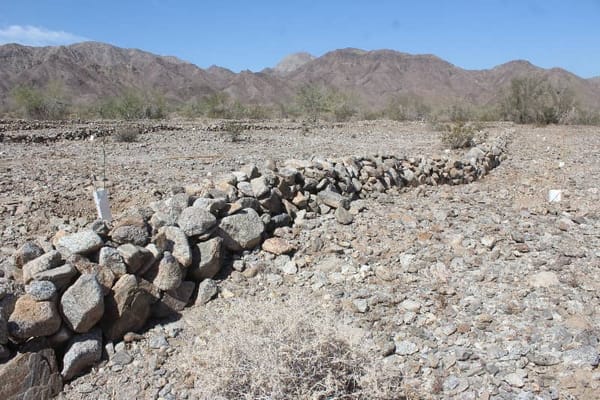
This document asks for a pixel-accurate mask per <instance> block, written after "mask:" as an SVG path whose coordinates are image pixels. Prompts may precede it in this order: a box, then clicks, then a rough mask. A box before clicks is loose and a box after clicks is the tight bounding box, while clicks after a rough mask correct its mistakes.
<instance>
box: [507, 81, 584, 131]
mask: <svg viewBox="0 0 600 400" xmlns="http://www.w3.org/2000/svg"><path fill="white" fill-rule="evenodd" d="M574 107H575V96H574V94H573V92H572V91H571V90H569V89H561V88H556V87H554V86H553V85H552V84H551V83H550V82H548V80H546V79H544V78H542V77H539V76H527V77H523V78H515V79H513V80H512V81H511V84H510V87H509V89H508V93H507V94H506V95H505V97H504V99H503V100H502V103H501V110H502V115H503V117H504V118H506V119H509V120H511V121H513V122H515V123H518V124H541V125H547V124H557V123H561V122H562V121H563V120H564V119H565V118H566V116H567V115H568V114H569V112H570V111H571V110H572V109H573V108H574Z"/></svg>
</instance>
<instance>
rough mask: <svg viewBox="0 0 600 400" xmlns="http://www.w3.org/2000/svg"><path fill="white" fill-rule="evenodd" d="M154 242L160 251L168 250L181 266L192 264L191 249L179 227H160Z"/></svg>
mask: <svg viewBox="0 0 600 400" xmlns="http://www.w3.org/2000/svg"><path fill="white" fill-rule="evenodd" d="M155 243H156V246H158V248H160V249H161V250H162V251H168V252H170V253H171V254H172V255H173V257H175V259H176V260H177V261H179V263H180V264H181V265H182V266H184V267H189V266H190V265H191V264H192V251H191V249H190V245H189V243H188V239H187V236H186V235H185V233H184V232H183V230H181V229H180V228H178V227H176V226H164V227H162V228H160V230H159V231H158V234H157V235H156V240H155Z"/></svg>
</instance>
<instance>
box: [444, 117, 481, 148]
mask: <svg viewBox="0 0 600 400" xmlns="http://www.w3.org/2000/svg"><path fill="white" fill-rule="evenodd" d="M438 129H440V130H441V141H442V144H444V146H447V147H449V148H451V149H462V148H468V147H472V146H473V145H474V144H475V136H476V134H477V132H478V130H477V127H476V126H475V125H473V124H472V123H468V122H455V123H450V124H441V125H439V128H438Z"/></svg>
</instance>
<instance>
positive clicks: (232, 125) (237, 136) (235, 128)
mask: <svg viewBox="0 0 600 400" xmlns="http://www.w3.org/2000/svg"><path fill="white" fill-rule="evenodd" d="M244 130H245V128H244V126H243V125H242V124H241V123H240V122H238V121H226V122H225V124H224V125H223V132H225V134H226V135H227V136H228V137H229V140H231V142H232V143H237V142H241V141H243V140H244V137H243V136H242V133H243V132H244Z"/></svg>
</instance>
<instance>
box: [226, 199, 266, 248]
mask: <svg viewBox="0 0 600 400" xmlns="http://www.w3.org/2000/svg"><path fill="white" fill-rule="evenodd" d="M264 230H265V226H264V224H263V222H262V220H261V219H260V216H259V215H258V213H257V212H256V211H254V210H252V209H245V210H242V211H241V212H239V213H238V214H235V215H230V216H228V217H225V218H223V219H222V220H221V222H220V223H219V229H218V231H217V232H218V235H219V236H220V237H222V238H223V244H224V245H225V247H227V248H228V249H230V250H232V251H242V250H250V249H252V248H254V247H256V246H257V245H258V244H259V243H260V241H261V238H262V234H263V232H264Z"/></svg>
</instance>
